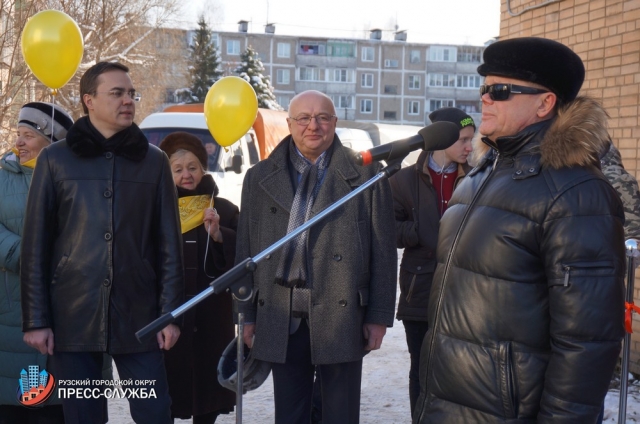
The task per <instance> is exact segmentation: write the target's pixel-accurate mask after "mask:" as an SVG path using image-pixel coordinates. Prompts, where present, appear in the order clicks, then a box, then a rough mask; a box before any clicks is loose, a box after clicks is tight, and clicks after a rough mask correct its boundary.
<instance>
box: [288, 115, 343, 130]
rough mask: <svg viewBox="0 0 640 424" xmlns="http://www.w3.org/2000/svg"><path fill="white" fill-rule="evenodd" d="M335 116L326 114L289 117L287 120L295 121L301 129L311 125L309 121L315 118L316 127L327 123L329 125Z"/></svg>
mask: <svg viewBox="0 0 640 424" xmlns="http://www.w3.org/2000/svg"><path fill="white" fill-rule="evenodd" d="M335 117H336V115H329V114H328V113H320V114H318V115H314V116H312V115H299V116H297V117H295V118H294V117H292V116H290V117H289V119H293V120H294V121H296V122H297V123H298V125H301V126H303V127H306V126H307V125H309V124H310V123H311V120H312V119H314V118H315V120H316V123H317V124H318V125H327V124H328V123H330V122H331V121H332V120H333V118H335Z"/></svg>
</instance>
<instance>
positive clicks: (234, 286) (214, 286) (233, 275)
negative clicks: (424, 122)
mask: <svg viewBox="0 0 640 424" xmlns="http://www.w3.org/2000/svg"><path fill="white" fill-rule="evenodd" d="M405 156H406V155H405ZM405 156H402V157H400V158H394V159H393V160H390V161H388V165H387V166H386V167H384V168H383V169H381V170H380V171H379V172H378V173H377V174H376V175H374V176H373V177H371V179H369V180H368V181H366V182H365V183H364V184H362V185H361V186H360V187H358V188H356V189H355V190H353V191H352V192H350V193H349V194H347V195H345V196H344V197H342V198H340V199H339V200H337V201H336V202H335V203H334V204H332V205H330V206H328V207H327V208H326V209H324V210H323V211H322V212H320V213H319V214H317V215H316V216H314V217H313V218H311V219H310V220H308V221H307V222H305V223H304V224H302V225H300V226H299V227H297V228H295V229H294V230H293V231H291V232H290V233H288V234H287V235H285V236H284V237H282V238H281V239H280V240H278V241H276V242H275V243H273V244H272V245H271V246H269V247H267V248H266V249H264V250H263V251H262V252H260V253H258V254H257V255H255V256H254V257H253V258H246V259H244V260H242V261H241V262H239V263H238V264H237V265H236V266H234V267H233V268H231V269H230V270H229V271H227V272H225V273H224V274H222V275H221V276H220V277H218V278H216V279H215V280H213V281H212V282H211V284H209V287H208V288H206V289H204V290H203V291H201V292H200V293H199V294H198V295H196V296H195V297H193V298H192V299H190V300H189V301H187V302H185V303H183V304H182V305H181V306H179V307H177V308H176V309H174V310H173V311H171V312H168V313H166V314H164V315H162V316H161V317H159V318H157V319H156V320H154V321H152V322H151V323H149V324H148V325H146V326H145V327H144V328H142V329H141V330H138V331H137V332H136V338H137V339H138V341H140V342H143V341H146V340H148V339H149V338H150V337H152V336H153V335H154V334H156V333H157V332H158V331H160V330H162V329H163V328H164V327H166V326H167V325H169V324H171V323H172V322H174V321H175V320H176V318H177V317H179V316H180V315H182V314H183V313H185V312H186V311H188V310H189V309H191V308H192V307H194V306H196V305H197V304H198V303H200V302H201V301H202V300H204V299H206V298H207V297H209V296H210V295H212V294H214V293H215V294H218V293H222V292H223V291H225V290H226V289H231V291H232V293H233V296H234V297H235V298H236V299H237V300H240V301H246V300H249V299H250V298H251V295H252V289H251V287H248V286H247V285H246V283H243V282H242V281H241V280H242V279H243V278H244V277H245V276H247V275H248V274H250V273H252V272H253V271H255V269H256V267H257V264H258V263H259V262H260V261H262V260H263V259H265V258H266V257H267V256H268V255H270V254H271V253H273V252H275V251H276V250H278V249H280V248H281V247H283V246H284V245H285V244H286V243H288V242H289V241H291V240H292V239H294V238H295V237H297V236H298V235H300V234H302V233H303V232H304V231H306V230H307V229H309V228H311V227H312V226H314V225H315V224H317V223H318V222H319V221H321V220H322V219H324V218H325V217H326V216H327V215H329V214H331V213H332V212H334V211H335V210H336V209H338V208H339V207H340V206H342V205H343V204H345V203H346V202H348V201H349V200H351V199H353V198H354V197H356V196H358V195H359V194H360V193H362V192H364V191H365V190H367V189H369V188H370V187H371V186H373V185H374V184H376V183H377V182H378V181H380V180H383V179H385V178H389V177H391V176H392V175H393V174H395V173H396V172H397V171H399V170H400V167H401V163H402V160H404V157H405ZM238 324H239V331H240V332H239V334H238V349H237V350H238V357H237V362H238V368H237V372H236V375H237V377H238V387H237V389H236V424H241V423H242V394H243V389H242V383H243V377H242V374H243V371H244V370H243V368H244V367H243V365H244V342H243V340H242V332H241V331H242V329H243V327H244V314H243V313H242V312H239V313H238Z"/></svg>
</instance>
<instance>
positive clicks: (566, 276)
mask: <svg viewBox="0 0 640 424" xmlns="http://www.w3.org/2000/svg"><path fill="white" fill-rule="evenodd" d="M570 273H571V267H570V266H565V267H564V286H565V287H567V286H568V285H569V274H570Z"/></svg>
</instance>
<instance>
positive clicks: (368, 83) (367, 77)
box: [360, 74, 373, 88]
mask: <svg viewBox="0 0 640 424" xmlns="http://www.w3.org/2000/svg"><path fill="white" fill-rule="evenodd" d="M360 85H361V86H362V87H364V88H372V87H373V74H362V82H361V84H360Z"/></svg>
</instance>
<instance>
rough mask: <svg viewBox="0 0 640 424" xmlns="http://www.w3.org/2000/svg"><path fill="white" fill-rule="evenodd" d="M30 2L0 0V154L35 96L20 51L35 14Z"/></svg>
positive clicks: (10, 144) (9, 141) (7, 145)
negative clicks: (22, 110)
mask: <svg viewBox="0 0 640 424" xmlns="http://www.w3.org/2000/svg"><path fill="white" fill-rule="evenodd" d="M36 10H37V9H36V8H35V6H34V5H33V4H31V3H29V2H23V1H20V0H0V153H2V152H4V151H6V150H7V149H9V148H10V147H11V146H12V145H13V142H14V133H13V131H12V129H13V127H15V124H16V122H15V117H17V114H18V111H19V110H20V106H21V105H22V103H23V100H24V99H25V98H29V96H30V95H31V94H34V93H35V83H34V81H33V76H32V75H31V72H29V69H28V68H27V66H26V64H25V63H24V60H23V59H22V53H21V50H20V34H21V32H22V28H24V25H25V23H26V21H27V19H28V17H29V16H31V15H33V14H34V13H35V12H36Z"/></svg>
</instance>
